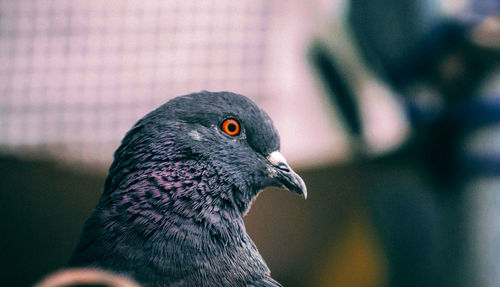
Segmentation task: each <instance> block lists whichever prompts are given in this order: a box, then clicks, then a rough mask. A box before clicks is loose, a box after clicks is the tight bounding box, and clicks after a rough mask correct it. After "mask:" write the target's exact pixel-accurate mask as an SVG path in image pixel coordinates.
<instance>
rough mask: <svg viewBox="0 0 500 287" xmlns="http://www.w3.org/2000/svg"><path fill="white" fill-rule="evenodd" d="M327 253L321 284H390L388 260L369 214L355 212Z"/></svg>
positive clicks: (356, 286)
mask: <svg viewBox="0 0 500 287" xmlns="http://www.w3.org/2000/svg"><path fill="white" fill-rule="evenodd" d="M335 241H336V244H332V248H330V250H329V251H328V253H327V254H326V259H325V264H324V265H323V266H324V267H323V268H322V269H321V271H320V276H319V277H318V278H319V282H318V284H317V286H335V287H344V286H345V287H380V286H386V285H387V261H386V258H385V256H384V254H383V250H382V249H381V247H380V246H379V244H378V241H377V238H376V235H375V232H374V230H373V229H372V226H371V225H370V222H369V220H368V218H366V216H364V215H360V214H353V215H352V216H351V218H350V219H349V221H348V223H347V224H346V228H345V232H344V233H343V237H342V238H336V239H335Z"/></svg>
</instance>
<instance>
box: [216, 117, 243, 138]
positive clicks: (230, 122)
mask: <svg viewBox="0 0 500 287" xmlns="http://www.w3.org/2000/svg"><path fill="white" fill-rule="evenodd" d="M220 128H221V130H222V131H223V132H225V133H226V134H228V135H230V136H232V137H234V136H237V135H239V134H240V130H241V128H240V123H239V122H238V121H237V120H235V119H227V120H225V121H224V122H222V125H221V127H220Z"/></svg>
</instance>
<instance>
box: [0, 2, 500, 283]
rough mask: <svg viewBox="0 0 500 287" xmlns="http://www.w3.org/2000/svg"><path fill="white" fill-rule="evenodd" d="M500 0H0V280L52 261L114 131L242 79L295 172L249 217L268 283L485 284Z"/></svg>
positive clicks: (498, 225)
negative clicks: (298, 185)
mask: <svg viewBox="0 0 500 287" xmlns="http://www.w3.org/2000/svg"><path fill="white" fill-rule="evenodd" d="M499 15H500V4H499V3H498V2H497V1H495V0H491V1H487V0H483V1H480V0H478V1H465V0H462V1H452V0H448V1H445V0H441V1H440V0H419V1H410V0H404V1H397V0H376V1H373V0H351V1H342V0H314V1H299V0H292V1H277V0H271V1H263V0H262V1H260V0H257V1H255V0H254V1H229V0H220V1H195V0H184V1H134V0H129V1H96V0H91V1H88V0H86V1H84V0H36V1H33V0H3V1H0V264H1V265H0V280H1V282H3V283H2V284H1V285H2V286H30V285H32V284H33V283H35V282H36V281H37V280H40V279H41V278H42V277H43V276H44V275H46V274H48V273H49V272H52V271H55V270H57V269H58V268H61V267H62V266H63V265H64V263H65V262H66V260H67V259H68V258H69V255H70V254H71V251H72V248H73V247H74V246H75V244H76V241H77V238H78V236H79V233H80V230H81V227H82V224H83V222H84V220H85V219H86V217H87V216H88V215H89V214H90V212H91V211H92V209H93V207H94V206H95V204H96V203H97V200H98V198H99V196H100V193H101V189H102V185H103V182H104V178H105V176H106V173H107V172H106V170H107V168H108V166H109V164H110V163H111V160H112V155H113V151H114V150H115V149H116V148H117V147H118V145H119V142H120V140H121V138H122V137H123V136H124V134H125V132H126V131H127V130H128V129H129V128H130V127H131V126H132V125H133V124H134V123H135V122H136V121H137V120H138V119H139V118H140V117H142V116H143V115H145V114H146V113H147V112H149V111H150V110H152V109H153V108H155V107H157V106H158V105H160V104H162V103H164V102H165V101H167V100H168V99H170V98H172V97H175V96H178V95H183V94H188V93H192V92H196V91H201V90H209V91H222V90H227V91H233V92H237V93H241V94H244V95H247V96H249V97H250V98H252V99H253V100H254V101H256V102H257V103H258V104H259V105H260V106H261V107H263V108H264V109H265V110H266V111H267V112H268V113H269V114H270V115H271V117H272V118H273V120H274V122H275V125H276V126H277V128H278V130H279V131H280V134H281V138H282V152H283V154H284V155H285V156H286V157H287V159H288V161H289V162H290V163H291V165H292V166H293V167H294V169H296V170H298V172H299V173H300V174H301V175H302V176H303V178H304V180H305V182H306V184H307V185H308V188H309V194H310V197H309V198H308V200H307V201H303V200H301V199H300V198H298V197H295V196H293V195H292V194H290V193H287V192H283V191H281V190H277V189H269V190H267V191H265V192H263V193H262V194H261V195H260V196H259V198H258V200H257V201H256V202H255V203H254V205H253V208H252V210H251V212H250V213H249V215H248V216H247V218H246V223H247V229H248V231H249V233H250V234H251V236H252V238H253V239H254V241H255V243H256V244H257V246H258V247H259V250H260V251H261V253H262V255H263V257H264V258H265V260H266V261H267V263H268V265H269V267H270V268H271V270H272V274H273V277H275V278H276V279H277V280H278V281H280V282H282V283H283V284H284V285H285V286H353V287H356V286H360V287H361V286H374V287H375V286H500V283H499V282H500V272H499V270H500V61H499V59H500V55H499V51H500V21H499Z"/></svg>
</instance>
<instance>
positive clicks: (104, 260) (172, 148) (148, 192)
mask: <svg viewBox="0 0 500 287" xmlns="http://www.w3.org/2000/svg"><path fill="white" fill-rule="evenodd" d="M279 148H280V140H279V136H278V133H277V131H276V129H275V128H274V126H273V123H272V121H271V119H270V118H269V116H268V115H267V114H266V113H265V112H264V111H262V110H261V109H260V108H259V107H257V106H256V105H255V104H254V103H253V102H252V101H251V100H249V99H248V98H246V97H244V96H241V95H237V94H233V93H229V92H220V93H209V92H201V93H196V94H190V95H186V96H181V97H177V98H174V99H172V100H170V101H168V102H167V103H165V104H164V105H162V106H160V107H159V108H157V109H156V110H154V111H152V112H151V113H149V114H147V115H146V116H145V117H144V118H142V119H141V120H139V121H138V122H137V123H136V124H135V125H134V127H133V128H132V129H131V130H130V131H129V132H128V133H127V135H126V136H125V138H124V139H123V141H122V143H121V145H120V147H119V148H118V149H117V151H116V152H115V159H114V161H113V164H112V165H111V167H110V170H109V175H108V177H107V179H106V183H105V186H104V192H103V194H102V197H101V200H100V201H99V204H98V205H97V207H96V209H95V210H94V212H93V213H92V215H91V216H90V218H89V219H88V220H87V222H86V223H85V226H84V229H83V232H82V236H81V238H80V241H79V243H78V245H77V247H76V249H75V252H74V253H73V256H72V258H71V259H70V263H69V265H70V266H93V267H101V268H103V269H106V270H108V269H109V270H114V271H116V272H119V273H120V274H122V273H123V274H127V275H129V276H131V277H132V278H134V279H135V280H137V281H138V282H139V283H141V284H143V285H144V286H280V285H279V284H278V283H276V281H274V280H273V279H272V278H271V277H270V274H269V272H270V271H269V268H268V267H267V265H266V264H265V262H264V260H263V259H262V257H261V256H260V254H259V252H258V250H257V248H256V247H255V245H254V244H253V242H252V240H251V239H250V237H249V236H248V234H247V233H246V231H245V227H244V222H243V219H242V216H243V215H244V214H245V213H246V212H247V211H248V209H249V207H250V205H251V203H252V201H253V199H254V198H255V197H256V196H257V194H258V193H259V191H260V190H262V189H264V188H266V187H268V186H279V187H284V188H285V189H288V190H290V191H293V192H296V193H298V194H300V195H302V196H303V197H306V196H307V191H306V186H305V184H304V182H303V181H302V179H301V178H300V177H299V176H298V175H297V174H296V173H295V172H294V171H293V170H292V169H291V168H290V166H289V165H288V164H287V163H286V160H285V158H284V157H283V155H281V153H280V152H279Z"/></svg>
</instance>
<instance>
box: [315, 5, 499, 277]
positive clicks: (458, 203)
mask: <svg viewBox="0 0 500 287" xmlns="http://www.w3.org/2000/svg"><path fill="white" fill-rule="evenodd" d="M478 2H479V1H475V2H472V4H470V5H469V6H467V7H466V10H465V11H464V12H463V15H468V17H465V16H463V15H462V18H460V16H457V17H456V18H453V19H451V18H447V19H446V18H443V17H442V16H440V14H439V13H438V9H436V8H437V6H438V2H437V1H431V0H421V1H393V0H378V1H370V0H351V1H350V4H351V5H350V10H349V14H348V15H349V16H348V19H349V21H348V22H349V24H350V28H351V29H352V31H353V34H354V36H355V40H356V43H357V47H358V49H359V50H360V52H361V54H362V56H363V58H364V62H365V64H366V67H365V68H366V69H370V70H372V71H374V72H375V73H376V75H377V76H378V78H379V79H382V80H384V81H385V82H386V83H387V84H389V85H390V86H391V87H392V88H393V90H394V91H395V92H396V93H397V94H398V95H399V96H401V100H402V102H403V103H404V104H405V106H406V109H407V113H408V117H409V119H410V122H411V124H412V127H413V135H414V136H413V137H412V138H411V139H410V140H409V141H408V142H407V143H406V144H405V146H404V147H403V148H401V150H400V151H397V152H393V154H392V155H388V156H386V157H389V158H392V157H400V156H402V155H403V154H406V153H408V152H410V153H412V154H415V155H416V159H415V161H414V163H416V164H419V165H421V167H422V169H423V170H424V171H426V172H425V173H423V174H420V175H419V176H425V174H427V175H428V176H429V178H430V179H432V181H431V182H432V185H429V186H427V187H425V186H420V187H418V188H415V186H414V185H407V184H405V183H404V182H401V179H400V178H399V177H398V176H397V175H395V177H394V178H392V179H391V178H380V179H379V184H375V185H374V184H373V182H372V183H369V184H367V186H369V190H367V191H365V195H366V200H367V202H368V203H369V206H370V209H371V210H372V215H373V221H374V223H375V225H376V229H377V232H378V235H379V237H380V239H381V241H382V246H383V247H384V249H385V253H386V254H387V258H388V265H389V282H388V285H389V286H469V285H470V286H482V285H481V284H480V283H479V281H480V280H479V279H478V278H479V277H481V276H483V277H485V276H486V277H488V276H489V277H490V278H489V280H488V278H486V280H484V278H483V279H482V281H481V282H485V281H487V282H494V278H492V277H494V276H496V275H494V274H489V275H488V274H486V275H484V274H483V275H478V274H477V273H476V272H477V268H476V266H474V264H475V262H472V261H471V260H470V259H471V258H473V257H478V256H477V254H473V253H474V252H478V251H477V250H475V249H473V248H471V247H472V246H473V245H474V244H473V242H471V240H472V237H473V236H472V235H471V234H468V232H469V231H470V230H472V229H471V225H474V224H476V225H477V224H480V223H478V222H473V219H471V218H470V215H471V214H472V213H473V212H471V211H470V210H467V206H470V204H469V205H467V204H468V202H467V199H468V198H470V195H471V193H474V192H475V190H474V188H471V187H470V186H468V183H470V182H474V181H475V180H478V179H481V178H483V177H485V176H487V177H489V178H491V177H496V178H498V176H500V175H499V173H498V171H499V170H500V155H499V154H498V150H497V149H496V148H495V147H494V145H493V146H492V145H491V144H490V145H488V144H484V142H492V141H493V142H494V140H495V138H496V137H497V136H498V135H497V134H495V131H494V130H491V131H489V133H485V132H482V131H483V130H485V129H486V128H491V127H498V126H500V116H499V115H500V102H499V99H500V90H498V86H497V90H495V91H493V92H485V91H484V89H483V86H484V85H485V83H486V81H487V80H488V79H489V78H491V77H492V76H494V75H495V74H498V68H499V67H500V48H499V47H500V38H499V37H498V35H499V31H500V25H499V24H498V23H499V18H498V15H499V14H500V13H499V12H500V5H498V3H497V4H496V5H485V4H483V5H480V4H479V3H478ZM485 2H489V3H490V4H494V1H485ZM484 7H490V9H484ZM478 8H481V9H479V10H480V11H475V9H478ZM495 9H496V11H495ZM485 11H487V13H484V12H485ZM470 15H474V17H470ZM491 15H493V16H491ZM471 19H472V20H471ZM481 25H482V26H481ZM485 25H486V28H485V27H484V26H485ZM479 35H481V36H479ZM488 35H489V36H488ZM495 39H496V40H495ZM334 58H335V51H333V55H332V54H330V55H329V54H328V53H325V50H324V49H322V47H321V44H318V41H317V42H316V43H315V44H314V45H313V48H312V49H311V62H312V64H313V66H314V67H315V68H316V70H317V71H318V73H319V75H320V78H321V80H322V81H324V82H325V86H326V87H328V89H327V92H328V94H329V96H330V98H331V99H332V101H333V103H334V104H336V107H338V109H339V111H340V112H341V114H342V115H343V118H344V119H345V121H346V124H347V127H348V131H349V132H350V133H351V134H352V135H353V136H354V137H355V138H357V139H361V140H362V139H363V137H364V135H363V134H362V131H363V127H362V126H360V125H359V123H360V117H359V114H360V112H359V108H358V106H357V105H356V104H357V97H358V95H355V94H354V93H352V92H349V91H350V88H351V87H350V86H349V84H351V85H352V84H353V83H350V82H349V80H346V79H343V78H340V79H339V77H338V76H337V75H342V74H343V73H342V72H341V71H342V69H345V67H343V66H341V65H337V64H335V61H334ZM325 67H327V68H325ZM346 91H347V92H346ZM489 93H492V94H489ZM353 111H354V112H353ZM360 131H361V136H360ZM481 132H482V133H481ZM478 133H481V138H480V139H477V134H478ZM477 141H480V142H481V143H482V144H479V147H478V144H476V146H475V147H471V146H474V145H473V144H471V142H473V143H474V142H477ZM354 151H355V152H356V150H354ZM358 160H360V161H361V162H366V160H367V159H366V158H363V157H361V158H358ZM396 162H399V163H401V161H396ZM387 168H389V167H387ZM389 169H391V168H389ZM397 170H398V169H397V165H394V166H393V169H392V172H395V173H397ZM365 181H366V179H365ZM496 188H497V189H498V190H500V186H498V185H497V186H496ZM490 228H492V229H494V228H495V227H494V226H490ZM492 248H494V247H492ZM497 256H498V255H497ZM479 257H480V256H479ZM497 260H498V258H497ZM417 274H418V275H417ZM491 286H495V285H491Z"/></svg>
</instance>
